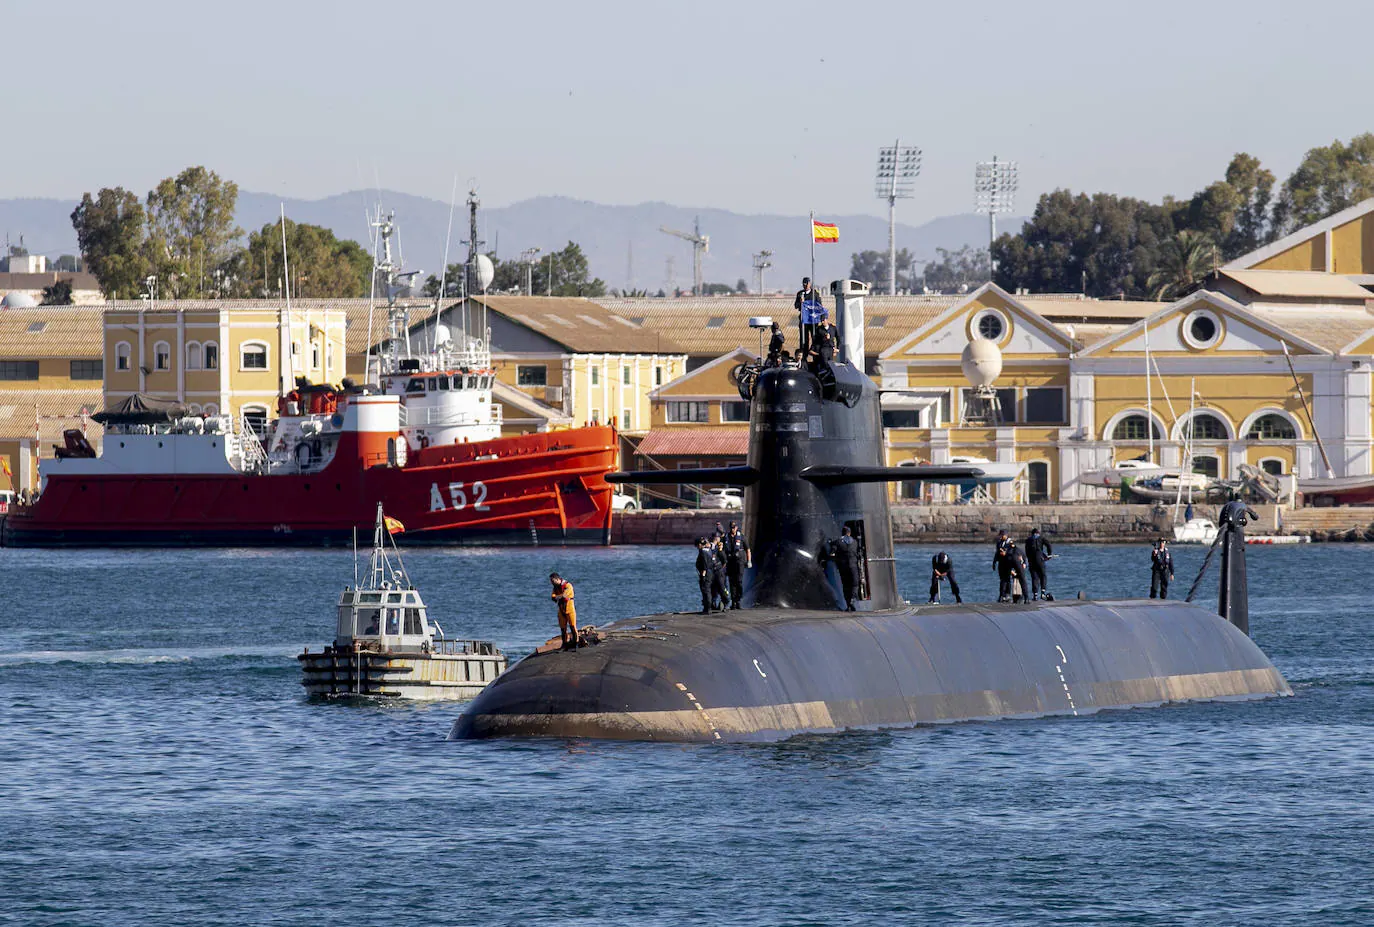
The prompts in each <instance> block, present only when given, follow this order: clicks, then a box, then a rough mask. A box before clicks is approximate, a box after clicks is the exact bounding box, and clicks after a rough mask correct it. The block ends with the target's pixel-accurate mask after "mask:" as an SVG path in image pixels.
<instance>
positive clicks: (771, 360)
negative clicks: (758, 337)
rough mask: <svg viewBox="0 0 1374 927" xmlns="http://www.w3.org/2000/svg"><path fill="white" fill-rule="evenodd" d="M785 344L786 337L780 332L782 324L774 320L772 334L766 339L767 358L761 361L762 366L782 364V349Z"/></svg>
mask: <svg viewBox="0 0 1374 927" xmlns="http://www.w3.org/2000/svg"><path fill="white" fill-rule="evenodd" d="M785 344H787V338H786V336H784V335H783V333H782V326H781V325H779V324H778V323H777V322H774V323H773V334H772V336H771V337H769V339H768V358H767V360H765V361H764V362H763V366H765V367H777V366H780V365H781V364H782V349H783V346H784V345H785Z"/></svg>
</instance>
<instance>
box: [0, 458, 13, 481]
mask: <svg viewBox="0 0 1374 927" xmlns="http://www.w3.org/2000/svg"><path fill="white" fill-rule="evenodd" d="M0 470H4V471H5V479H7V480H13V479H14V472H13V471H12V470H10V462H9V458H7V457H0Z"/></svg>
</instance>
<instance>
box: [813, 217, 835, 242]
mask: <svg viewBox="0 0 1374 927" xmlns="http://www.w3.org/2000/svg"><path fill="white" fill-rule="evenodd" d="M811 235H812V237H813V240H815V241H818V242H826V241H839V240H840V228H839V226H837V225H836V224H835V223H833V222H817V221H816V220H815V219H812V220H811Z"/></svg>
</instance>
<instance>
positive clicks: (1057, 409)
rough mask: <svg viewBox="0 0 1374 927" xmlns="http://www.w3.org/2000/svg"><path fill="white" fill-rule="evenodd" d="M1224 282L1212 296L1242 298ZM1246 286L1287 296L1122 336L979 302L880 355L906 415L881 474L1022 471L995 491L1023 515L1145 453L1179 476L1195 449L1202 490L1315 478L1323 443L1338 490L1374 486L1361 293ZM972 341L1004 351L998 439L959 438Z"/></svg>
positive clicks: (1148, 319)
mask: <svg viewBox="0 0 1374 927" xmlns="http://www.w3.org/2000/svg"><path fill="white" fill-rule="evenodd" d="M1235 276H1243V275H1235ZM1227 280H1229V282H1227ZM1227 280H1224V281H1223V282H1222V283H1220V284H1218V285H1222V286H1228V287H1230V286H1233V285H1235V284H1237V283H1239V281H1237V280H1236V279H1234V278H1227ZM1248 282H1249V284H1254V285H1256V286H1260V288H1261V289H1270V290H1273V289H1278V290H1281V291H1282V295H1281V296H1279V295H1275V294H1274V293H1273V292H1270V293H1269V294H1268V295H1266V294H1264V293H1260V292H1257V291H1255V290H1253V289H1250V290H1247V291H1246V292H1249V293H1250V295H1252V296H1253V297H1255V298H1254V300H1253V301H1252V302H1251V303H1250V304H1249V305H1243V304H1242V303H1240V302H1239V301H1237V300H1236V299H1233V298H1231V297H1230V296H1227V295H1225V294H1224V293H1222V292H1214V291H1209V290H1203V291H1199V292H1197V293H1194V294H1193V295H1191V296H1189V297H1187V298H1185V299H1182V300H1179V301H1178V302H1176V303H1173V304H1171V305H1168V306H1165V307H1163V308H1160V309H1157V310H1156V311H1153V312H1150V313H1149V314H1148V315H1147V316H1145V317H1144V318H1140V319H1138V320H1137V321H1135V322H1133V323H1131V324H1126V325H1116V326H1104V325H1093V326H1080V327H1078V328H1077V329H1075V327H1074V326H1072V325H1070V324H1066V323H1059V324H1055V323H1053V322H1051V321H1050V320H1048V319H1046V318H1045V317H1043V316H1041V315H1039V314H1038V313H1037V312H1035V311H1034V310H1033V309H1032V308H1030V306H1029V305H1027V301H1023V300H1021V299H1018V298H1017V297H1014V296H1012V295H1010V294H1008V293H1006V292H1005V291H1003V290H1001V289H1000V288H998V287H997V286H995V285H992V284H988V285H986V286H984V287H982V288H980V289H979V290H977V291H976V292H975V293H972V294H969V296H968V297H966V298H965V299H964V300H962V301H960V302H959V303H957V304H955V305H954V306H951V307H950V308H949V309H948V310H947V311H946V312H945V313H943V314H942V315H941V316H940V317H939V318H937V319H935V320H933V321H932V322H931V323H929V324H928V325H926V326H924V327H923V328H921V329H918V330H917V331H915V332H913V333H912V334H911V335H910V336H909V337H908V338H907V339H905V340H904V341H902V342H899V343H898V344H896V345H894V346H893V347H892V348H890V349H888V350H887V351H886V352H884V354H883V356H882V360H881V361H880V368H881V376H882V384H883V386H884V387H885V388H887V389H890V390H901V391H903V403H904V404H905V405H906V406H907V407H908V408H907V411H906V413H905V416H904V417H903V420H902V421H900V422H893V421H889V422H888V424H889V425H894V426H900V427H891V428H889V429H888V430H887V432H886V435H887V443H888V448H889V450H888V453H889V462H890V463H891V464H893V465H900V464H901V463H902V462H904V461H908V460H912V461H914V460H928V461H932V462H935V463H947V462H949V461H950V460H951V459H952V458H955V457H973V458H981V459H985V460H988V461H994V462H998V463H1019V464H1023V465H1024V471H1023V472H1024V482H1018V483H1006V484H999V485H998V486H997V497H998V498H999V499H1003V500H1010V499H1012V498H1016V497H1018V495H1024V496H1025V497H1026V498H1027V500H1028V501H1038V500H1055V501H1061V500H1062V501H1069V500H1077V499H1091V498H1097V497H1101V496H1102V495H1104V493H1105V490H1104V489H1102V488H1099V487H1096V486H1091V485H1087V484H1085V483H1084V482H1082V481H1081V480H1080V476H1081V475H1083V474H1085V473H1088V472H1090V471H1093V470H1096V469H1100V468H1103V467H1108V466H1111V465H1112V464H1113V463H1115V462H1119V461H1121V460H1124V459H1128V458H1132V457H1137V456H1140V455H1142V454H1148V455H1150V456H1151V457H1152V458H1153V459H1154V460H1155V461H1157V462H1158V463H1160V464H1162V465H1164V466H1165V467H1178V466H1181V465H1182V464H1183V462H1184V448H1185V445H1187V444H1188V441H1189V438H1190V437H1191V438H1192V442H1191V443H1192V453H1193V460H1192V466H1193V469H1194V470H1195V471H1197V472H1201V473H1205V474H1208V475H1210V476H1216V477H1221V478H1232V479H1233V478H1236V477H1238V476H1239V475H1240V469H1239V468H1240V465H1241V464H1249V465H1251V466H1254V467H1257V468H1260V469H1263V470H1266V471H1269V472H1271V473H1278V474H1296V475H1297V476H1299V477H1314V476H1323V475H1325V474H1324V466H1323V467H1320V468H1319V460H1318V455H1319V449H1318V446H1317V440H1316V436H1317V435H1320V436H1321V437H1322V439H1323V443H1324V446H1325V450H1326V452H1327V454H1328V456H1329V457H1330V459H1331V463H1332V469H1333V472H1334V473H1335V475H1337V476H1346V475H1361V474H1367V473H1370V472H1374V471H1371V465H1374V460H1371V431H1372V428H1371V406H1370V360H1371V355H1370V349H1371V346H1374V345H1372V343H1374V316H1371V315H1370V314H1369V313H1368V311H1367V310H1366V309H1365V307H1364V299H1363V296H1362V294H1361V293H1359V292H1358V288H1355V289H1350V288H1347V287H1348V286H1353V284H1349V282H1348V281H1345V280H1343V279H1341V280H1339V281H1338V283H1337V284H1336V285H1332V282H1331V281H1330V280H1329V279H1327V280H1322V281H1314V282H1312V283H1311V284H1309V285H1307V286H1306V287H1304V286H1303V285H1301V284H1299V283H1298V282H1297V281H1293V280H1289V281H1283V282H1281V283H1271V282H1265V281H1260V280H1257V279H1253V278H1252V279H1250V280H1249V281H1248ZM1237 292H1240V291H1237ZM1266 300H1268V301H1266ZM975 337H984V338H988V339H991V340H992V341H994V342H995V343H997V344H998V346H999V347H1000V348H1001V352H1002V357H1003V372H1002V374H1001V376H999V377H998V378H997V380H996V382H995V384H994V387H995V389H996V391H997V393H998V396H999V399H1000V404H1001V407H1002V411H1003V421H1002V423H1001V424H1000V425H996V426H994V427H988V426H987V425H986V424H980V425H976V426H971V425H969V424H968V423H967V410H968V408H969V406H970V402H969V400H970V389H969V387H968V386H967V382H966V381H965V379H964V376H963V373H962V371H961V369H960V367H959V359H960V353H961V352H962V351H963V349H964V346H965V345H966V344H967V343H968V342H969V340H970V339H972V338H975ZM1285 346H1286V348H1287V352H1288V355H1289V358H1290V359H1291V362H1292V364H1293V371H1292V372H1290V370H1289V366H1288V360H1287V359H1285ZM1147 350H1148V356H1149V367H1148V372H1147V361H1146V357H1147ZM1303 398H1306V399H1307V401H1308V402H1309V403H1310V404H1311V410H1312V420H1311V421H1310V422H1309V421H1307V419H1306V413H1305V412H1304V410H1303V407H1302V401H1303ZM887 414H890V413H885V416H886V415H887ZM1314 425H1315V428H1314V427H1313V426H1314Z"/></svg>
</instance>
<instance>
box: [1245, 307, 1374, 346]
mask: <svg viewBox="0 0 1374 927" xmlns="http://www.w3.org/2000/svg"><path fill="white" fill-rule="evenodd" d="M1256 315H1258V316H1259V317H1260V318H1262V319H1264V320H1265V321H1267V322H1272V323H1273V324H1274V325H1276V326H1278V327H1279V328H1281V329H1283V330H1284V331H1288V332H1292V333H1293V334H1295V335H1297V336H1298V337H1299V338H1302V339H1304V340H1306V341H1310V342H1312V343H1313V344H1315V345H1317V346H1318V347H1320V348H1325V349H1326V350H1328V351H1331V352H1333V353H1335V352H1338V351H1340V350H1341V349H1342V348H1344V347H1346V346H1347V345H1349V344H1351V343H1352V342H1354V341H1356V340H1358V339H1359V338H1360V336H1361V335H1364V334H1365V333H1367V332H1370V331H1371V330H1374V315H1369V314H1368V313H1364V312H1350V313H1346V312H1341V313H1339V314H1338V313H1336V312H1327V313H1325V314H1317V313H1316V312H1313V311H1311V310H1309V311H1306V312H1262V313H1256Z"/></svg>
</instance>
